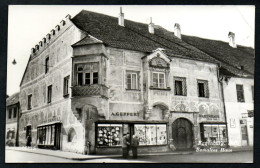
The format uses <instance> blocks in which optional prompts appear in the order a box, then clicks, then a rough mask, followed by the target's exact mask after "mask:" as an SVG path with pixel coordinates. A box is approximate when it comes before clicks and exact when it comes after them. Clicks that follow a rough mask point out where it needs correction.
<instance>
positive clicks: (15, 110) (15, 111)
mask: <svg viewBox="0 0 260 168" xmlns="http://www.w3.org/2000/svg"><path fill="white" fill-rule="evenodd" d="M16 114H17V107H15V108H14V114H13V117H14V118H16Z"/></svg>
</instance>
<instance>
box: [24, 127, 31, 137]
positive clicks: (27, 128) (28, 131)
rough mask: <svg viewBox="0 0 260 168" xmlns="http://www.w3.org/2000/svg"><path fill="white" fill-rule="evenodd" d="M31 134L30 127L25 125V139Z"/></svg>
mask: <svg viewBox="0 0 260 168" xmlns="http://www.w3.org/2000/svg"><path fill="white" fill-rule="evenodd" d="M31 132H32V126H31V125H27V126H26V134H25V139H27V137H28V136H29V135H30V136H32V134H31Z"/></svg>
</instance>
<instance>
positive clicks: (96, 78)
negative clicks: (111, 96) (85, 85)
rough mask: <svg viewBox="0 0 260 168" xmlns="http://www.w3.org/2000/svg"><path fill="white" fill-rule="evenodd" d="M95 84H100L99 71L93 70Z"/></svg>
mask: <svg viewBox="0 0 260 168" xmlns="http://www.w3.org/2000/svg"><path fill="white" fill-rule="evenodd" d="M93 84H98V72H93Z"/></svg>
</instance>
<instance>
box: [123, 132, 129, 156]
mask: <svg viewBox="0 0 260 168" xmlns="http://www.w3.org/2000/svg"><path fill="white" fill-rule="evenodd" d="M128 145H130V143H129V142H128V138H127V134H124V135H123V140H122V151H123V158H125V159H126V158H127V156H128Z"/></svg>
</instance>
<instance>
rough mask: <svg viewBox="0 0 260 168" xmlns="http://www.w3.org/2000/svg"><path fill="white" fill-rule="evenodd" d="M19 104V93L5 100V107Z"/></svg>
mask: <svg viewBox="0 0 260 168" xmlns="http://www.w3.org/2000/svg"><path fill="white" fill-rule="evenodd" d="M18 102H19V92H18V93H15V94H13V95H11V96H9V97H8V98H7V99H6V106H10V105H13V104H16V103H18Z"/></svg>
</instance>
